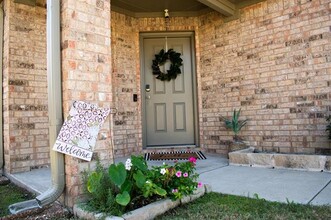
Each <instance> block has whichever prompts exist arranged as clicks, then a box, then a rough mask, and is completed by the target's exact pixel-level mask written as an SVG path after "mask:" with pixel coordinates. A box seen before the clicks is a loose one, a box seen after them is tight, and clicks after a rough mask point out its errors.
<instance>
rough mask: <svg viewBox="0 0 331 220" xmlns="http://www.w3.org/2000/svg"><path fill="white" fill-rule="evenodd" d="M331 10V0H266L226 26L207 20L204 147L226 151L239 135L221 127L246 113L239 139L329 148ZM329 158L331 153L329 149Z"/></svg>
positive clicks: (202, 29) (273, 146)
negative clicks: (222, 119)
mask: <svg viewBox="0 0 331 220" xmlns="http://www.w3.org/2000/svg"><path fill="white" fill-rule="evenodd" d="M330 7H331V5H330V1H327V0H312V1H306V0H301V1H282V0H274V1H266V2H262V3H259V4H256V5H253V6H251V7H247V8H245V9H243V10H241V11H240V16H239V19H237V20H234V21H231V22H228V23H224V22H223V21H222V19H221V17H219V16H218V15H217V14H209V15H205V16H202V17H201V18H200V25H199V33H198V35H199V39H200V45H199V48H200V51H201V58H200V62H199V66H200V69H201V70H200V71H201V78H200V79H199V80H200V82H201V91H200V92H201V93H200V94H201V96H200V97H201V101H202V109H201V118H200V120H201V124H200V129H201V134H202V135H201V140H202V141H201V143H202V146H203V147H204V148H206V149H208V150H209V151H210V152H218V153H226V152H227V147H228V146H227V145H228V144H229V143H230V141H231V139H232V137H231V135H232V134H231V133H230V132H229V131H228V130H226V129H225V127H224V124H223V123H222V122H220V119H219V118H220V116H221V115H222V116H231V115H232V111H233V109H234V108H236V109H239V108H241V109H242V118H243V119H244V118H248V119H250V121H249V122H248V124H247V126H246V127H245V128H244V129H243V130H242V132H241V133H240V135H241V136H242V137H243V138H244V139H245V140H246V141H248V143H249V145H251V146H255V147H258V148H259V149H261V150H269V151H276V152H298V153H315V152H316V153H319V152H325V153H326V152H328V151H330V147H331V146H330V142H329V140H327V135H326V133H325V131H324V130H325V125H326V121H325V118H324V117H325V116H326V115H328V114H330V110H331V86H330V84H331V83H330V80H331V46H330V45H331V32H330V31H331V29H330V27H331V8H330ZM329 153H330V152H329Z"/></svg>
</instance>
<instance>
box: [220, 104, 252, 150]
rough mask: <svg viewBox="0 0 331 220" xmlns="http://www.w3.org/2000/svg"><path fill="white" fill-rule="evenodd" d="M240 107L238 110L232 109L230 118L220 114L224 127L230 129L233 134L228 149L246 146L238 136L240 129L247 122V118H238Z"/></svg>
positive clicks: (238, 148)
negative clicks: (231, 142)
mask: <svg viewBox="0 0 331 220" xmlns="http://www.w3.org/2000/svg"><path fill="white" fill-rule="evenodd" d="M240 112H241V109H239V110H238V111H237V110H236V109H234V110H233V116H232V118H230V119H228V118H225V117H223V116H221V118H220V120H221V121H224V123H225V127H226V128H228V129H231V130H232V131H233V133H234V136H233V144H232V145H231V146H230V149H229V151H230V152H231V151H234V150H240V149H243V148H247V146H246V144H245V143H244V142H243V141H242V139H241V138H240V137H239V136H238V133H239V132H240V130H241V129H242V128H243V127H244V126H245V125H246V124H247V122H248V119H245V120H239V116H240Z"/></svg>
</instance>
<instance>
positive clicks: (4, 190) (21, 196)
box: [0, 183, 33, 218]
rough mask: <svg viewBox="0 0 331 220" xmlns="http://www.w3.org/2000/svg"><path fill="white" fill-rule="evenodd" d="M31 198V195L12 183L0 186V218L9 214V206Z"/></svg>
mask: <svg viewBox="0 0 331 220" xmlns="http://www.w3.org/2000/svg"><path fill="white" fill-rule="evenodd" d="M32 198H33V195H32V194H31V193H29V192H28V191H26V190H24V189H22V188H19V187H17V186H15V185H14V184H12V183H9V184H7V185H5V186H0V218H1V217H3V216H6V215H9V214H10V213H9V211H8V206H9V205H11V204H14V203H17V202H22V201H25V200H29V199H32Z"/></svg>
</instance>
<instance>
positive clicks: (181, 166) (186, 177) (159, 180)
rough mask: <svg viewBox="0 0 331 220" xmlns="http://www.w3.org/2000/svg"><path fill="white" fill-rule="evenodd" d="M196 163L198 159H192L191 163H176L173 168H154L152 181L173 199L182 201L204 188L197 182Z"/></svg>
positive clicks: (166, 165)
mask: <svg viewBox="0 0 331 220" xmlns="http://www.w3.org/2000/svg"><path fill="white" fill-rule="evenodd" d="M195 163H196V159H195V158H194V157H191V158H190V159H189V161H186V162H182V163H175V165H173V166H169V165H168V164H163V166H159V167H153V172H151V174H152V175H153V176H151V179H152V180H153V181H154V182H155V183H156V184H158V185H159V186H160V187H162V188H164V189H165V190H166V191H167V194H168V196H169V197H170V198H171V199H173V200H176V199H180V198H182V197H183V196H186V195H190V194H192V193H193V191H194V190H195V189H196V188H197V187H200V186H202V185H201V183H198V182H197V179H198V177H199V175H198V174H197V173H196V172H195Z"/></svg>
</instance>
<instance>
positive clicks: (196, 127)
mask: <svg viewBox="0 0 331 220" xmlns="http://www.w3.org/2000/svg"><path fill="white" fill-rule="evenodd" d="M158 37H160V38H161V37H162V38H164V37H187V38H189V39H190V42H191V60H192V63H191V65H192V73H193V77H192V79H193V82H192V83H193V85H192V87H193V118H194V141H195V147H198V146H199V123H198V122H199V120H198V100H197V97H198V96H197V85H198V84H197V73H196V62H195V57H196V56H195V40H194V39H195V38H194V37H195V34H194V32H191V31H190V32H155V33H151V32H148V33H146V32H141V33H139V45H140V48H139V49H140V53H139V54H140V61H139V62H140V91H141V92H140V97H141V114H142V115H141V119H142V120H141V123H142V146H143V149H146V148H147V146H146V145H147V143H146V140H147V131H146V120H145V113H146V109H145V89H144V82H145V76H144V74H143V73H144V72H145V69H144V57H143V54H144V39H148V38H158ZM181 146H182V145H179V146H174V147H181ZM185 146H186V145H185ZM158 147H160V146H158ZM190 147H192V146H190ZM166 148H169V146H166Z"/></svg>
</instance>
